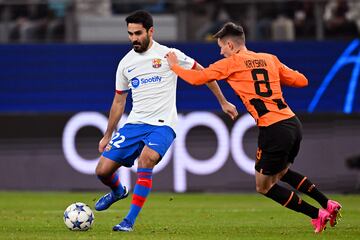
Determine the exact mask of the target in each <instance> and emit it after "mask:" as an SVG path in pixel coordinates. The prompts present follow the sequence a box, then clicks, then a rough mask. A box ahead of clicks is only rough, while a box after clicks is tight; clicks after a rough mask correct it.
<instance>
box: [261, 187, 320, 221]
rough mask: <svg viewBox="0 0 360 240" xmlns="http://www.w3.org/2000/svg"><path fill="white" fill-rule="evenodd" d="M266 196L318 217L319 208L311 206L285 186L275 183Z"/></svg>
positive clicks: (311, 216) (297, 210)
mask: <svg viewBox="0 0 360 240" xmlns="http://www.w3.org/2000/svg"><path fill="white" fill-rule="evenodd" d="M265 196H266V197H268V198H271V199H272V200H274V201H275V202H277V203H280V204H281V205H283V206H284V207H287V208H290V209H292V210H294V211H296V212H301V213H304V214H306V215H308V216H309V217H310V218H312V219H315V218H317V217H318V214H319V209H318V208H315V207H313V206H311V205H310V204H308V203H307V202H305V201H303V200H302V199H301V198H299V196H298V195H297V194H296V193H295V192H293V191H290V190H289V189H287V188H284V187H282V186H280V185H278V184H275V185H274V186H272V188H270V190H269V191H268V192H267V193H266V194H265Z"/></svg>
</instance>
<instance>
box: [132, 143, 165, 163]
mask: <svg viewBox="0 0 360 240" xmlns="http://www.w3.org/2000/svg"><path fill="white" fill-rule="evenodd" d="M160 159H161V156H160V154H159V153H158V152H156V151H155V150H153V149H151V148H149V147H148V146H144V148H143V150H142V151H141V154H140V156H139V158H138V168H154V167H155V165H156V164H157V163H158V162H159V161H160Z"/></svg>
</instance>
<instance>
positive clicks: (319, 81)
mask: <svg viewBox="0 0 360 240" xmlns="http://www.w3.org/2000/svg"><path fill="white" fill-rule="evenodd" d="M167 45H168V46H170V47H175V48H178V49H180V50H182V51H183V52H185V53H186V54H188V55H189V56H192V57H193V58H194V59H196V60H197V61H198V62H199V63H200V64H202V65H203V66H208V65H209V64H210V63H212V62H214V61H216V60H218V59H220V58H221V56H220V50H219V48H218V46H217V44H216V43H176V44H175V43H174V44H172V43H168V44H167ZM247 46H248V48H249V49H251V50H253V51H259V52H269V53H272V54H275V55H276V56H278V58H279V59H280V60H281V61H282V62H283V63H285V64H286V65H288V66H289V67H291V68H293V69H297V70H299V71H300V72H302V73H304V74H305V75H306V76H307V77H308V79H309V86H308V87H306V88H302V89H296V88H284V97H285V99H286V102H287V103H288V104H289V105H290V107H291V108H292V109H293V110H294V111H296V112H298V113H307V112H308V113H313V112H314V113H316V112H328V113H353V112H360V97H359V96H360V89H359V88H360V87H359V86H358V85H359V84H358V82H359V71H360V42H359V40H353V41H351V42H332V41H325V42H312V41H311V42H306V41H305V42H256V43H251V42H250V43H248V45H247ZM130 47H131V46H130V45H129V44H122V45H120V44H117V45H97V44H88V45H74V44H42V45H0V53H1V54H0V69H1V70H0V112H1V113H13V112H44V113H64V112H78V111H102V112H107V111H108V110H109V108H110V106H111V103H112V98H113V95H114V92H115V72H116V68H117V64H118V62H119V61H120V59H121V58H122V57H123V56H124V55H125V54H126V53H127V52H128V51H129V50H130ZM220 86H221V88H222V89H223V91H224V94H225V95H226V96H227V98H228V99H229V100H230V101H231V102H233V103H235V104H236V105H237V106H238V108H239V109H240V110H244V108H243V107H242V104H241V102H240V100H239V98H238V97H237V96H236V95H235V94H234V92H233V90H232V89H231V88H230V87H229V86H228V85H227V83H226V82H225V81H220ZM177 106H178V110H179V111H183V112H186V111H194V110H197V111H198V110H210V111H220V108H219V106H218V104H217V101H216V100H215V98H214V96H212V94H211V92H210V91H209V90H208V89H207V88H206V87H205V86H200V87H199V86H191V85H189V84H187V83H185V82H184V81H182V80H179V81H178V96H177ZM130 107H131V106H128V107H127V110H129V108H130Z"/></svg>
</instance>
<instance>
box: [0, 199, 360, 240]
mask: <svg viewBox="0 0 360 240" xmlns="http://www.w3.org/2000/svg"><path fill="white" fill-rule="evenodd" d="M101 195H102V193H98V192H92V193H88V192H87V193H68V192H0V239H142V240H143V239H252V240H256V239H259V240H260V239H261V240H264V239H276V240H279V239H291V240H295V239H301V240H303V239H352V240H355V239H359V237H360V227H359V226H360V204H359V202H360V195H331V197H333V198H334V199H335V200H338V201H340V202H341V203H342V205H343V210H342V215H343V218H342V221H340V222H339V224H338V225H337V226H336V227H335V228H331V227H330V226H328V228H327V230H326V231H325V232H323V233H322V234H319V235H315V234H314V233H313V229H312V227H311V226H310V222H309V219H308V218H307V217H306V216H304V215H302V214H299V213H295V212H292V211H290V210H288V209H285V208H283V207H281V206H280V205H278V204H277V203H274V202H272V201H271V200H269V199H267V198H265V197H263V196H261V195H259V194H175V193H155V192H153V193H151V194H150V197H149V199H148V201H147V202H146V203H145V206H144V209H143V211H142V212H141V214H140V216H139V218H138V220H137V223H136V225H135V231H134V232H130V233H122V232H113V231H112V230H111V229H112V227H113V225H115V224H117V223H118V222H120V221H121V220H122V218H123V217H124V216H125V215H126V213H127V211H128V208H129V204H130V201H131V197H128V198H127V199H124V200H121V201H119V202H117V203H115V204H114V205H113V206H112V207H110V208H109V209H108V210H106V211H103V212H96V211H94V214H95V223H94V225H93V227H92V229H90V230H89V231H87V232H73V231H70V230H68V229H67V228H66V227H65V225H64V223H63V218H62V216H63V212H64V210H65V208H66V207H67V206H68V205H69V204H71V203H73V202H76V201H79V202H84V203H86V204H88V205H89V206H90V207H91V208H92V209H93V208H94V207H93V205H94V202H95V199H97V198H98V197H100V196H101ZM304 199H305V200H307V201H309V202H311V203H314V202H313V200H311V199H309V198H307V197H304Z"/></svg>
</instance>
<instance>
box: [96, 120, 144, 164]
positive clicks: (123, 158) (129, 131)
mask: <svg viewBox="0 0 360 240" xmlns="http://www.w3.org/2000/svg"><path fill="white" fill-rule="evenodd" d="M146 134H147V132H146V127H144V125H143V124H125V126H124V127H123V128H121V129H119V131H118V132H117V133H116V134H115V136H114V137H113V139H112V140H111V142H110V143H109V144H108V146H107V147H106V148H105V151H104V152H103V154H102V156H103V157H105V158H108V159H111V160H113V161H115V162H116V163H118V164H120V165H121V166H125V167H131V166H132V165H133V164H134V161H135V159H136V158H138V157H139V155H140V153H141V151H142V149H143V147H144V140H143V139H144V137H145V136H146Z"/></svg>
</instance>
